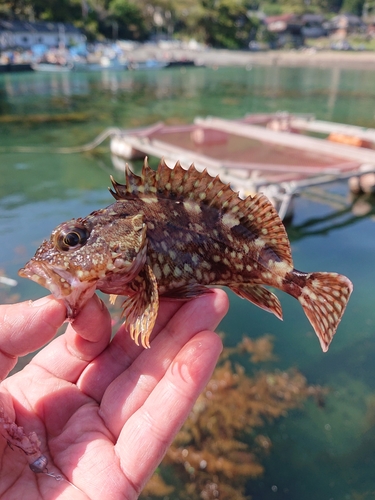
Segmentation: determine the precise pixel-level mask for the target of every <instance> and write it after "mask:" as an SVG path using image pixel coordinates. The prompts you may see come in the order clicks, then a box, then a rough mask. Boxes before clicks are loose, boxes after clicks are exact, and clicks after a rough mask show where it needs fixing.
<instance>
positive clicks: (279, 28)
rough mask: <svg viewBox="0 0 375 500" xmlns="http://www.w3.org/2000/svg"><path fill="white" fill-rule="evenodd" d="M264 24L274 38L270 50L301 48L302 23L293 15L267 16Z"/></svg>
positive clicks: (302, 40) (302, 42)
mask: <svg viewBox="0 0 375 500" xmlns="http://www.w3.org/2000/svg"><path fill="white" fill-rule="evenodd" d="M264 23H265V25H266V27H267V30H268V31H269V33H272V34H273V36H274V40H275V41H274V42H273V43H272V45H273V47H272V48H280V47H285V46H286V45H292V46H293V47H301V46H302V45H303V44H304V35H303V33H302V22H301V19H300V18H299V16H296V15H294V14H282V15H280V16H269V17H266V18H265V19H264Z"/></svg>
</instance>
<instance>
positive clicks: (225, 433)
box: [141, 335, 326, 500]
mask: <svg viewBox="0 0 375 500" xmlns="http://www.w3.org/2000/svg"><path fill="white" fill-rule="evenodd" d="M272 349H273V344H272V337H271V336H269V335H264V336H263V337H260V338H258V339H256V340H253V339H250V338H248V337H244V339H243V340H242V342H240V343H239V344H238V345H237V346H236V347H232V348H225V349H224V350H223V353H222V355H221V358H220V360H219V363H218V366H217V368H216V369H215V371H214V374H213V376H212V378H211V380H210V382H209V383H208V385H207V386H206V388H205V390H204V391H203V393H202V394H201V395H200V396H199V398H198V400H197V402H196V403H195V405H194V408H193V410H192V412H191V414H190V416H189V418H188V420H187V421H186V422H185V424H184V426H183V427H182V429H181V431H180V432H179V433H178V435H177V437H176V439H175V440H174V442H173V444H172V445H171V447H170V448H169V450H168V451H167V454H166V457H165V458H164V460H163V462H162V465H161V467H160V469H159V470H158V472H157V487H155V488H154V487H153V484H154V482H155V480H156V479H155V475H154V477H153V478H152V479H151V482H150V483H149V484H148V485H146V488H145V489H144V491H143V492H142V495H141V498H144V499H145V498H153V497H159V498H160V497H164V498H167V497H168V495H169V494H170V493H171V492H172V490H171V489H170V488H171V486H170V485H169V484H167V482H168V481H167V480H166V479H164V476H165V477H166V476H171V474H170V473H169V474H168V469H171V468H172V470H173V474H172V477H173V482H174V485H175V489H177V488H178V498H179V499H181V500H185V499H186V500H187V499H189V500H195V499H197V500H198V499H199V500H202V499H203V500H211V499H212V500H214V499H218V498H220V499H221V500H245V499H248V498H251V497H249V496H248V495H247V494H246V484H247V482H248V481H249V479H252V478H258V477H260V476H261V475H262V474H263V472H264V467H263V465H262V463H261V460H262V457H264V456H265V455H267V454H268V453H270V451H271V448H272V443H271V440H270V438H269V437H268V436H267V433H266V432H265V429H263V432H261V429H262V428H264V427H265V426H266V425H269V424H271V423H272V422H275V421H276V420H277V419H279V418H281V417H286V416H287V414H288V412H289V411H290V410H292V409H295V408H301V407H302V405H303V402H304V400H306V398H308V397H311V396H312V397H315V398H316V401H317V402H318V401H322V400H323V398H324V394H325V393H326V390H325V389H324V388H322V387H319V386H310V385H308V383H307V381H306V378H305V377H304V376H303V375H302V374H301V373H300V372H299V371H298V370H295V369H290V370H287V371H279V370H274V371H268V370H267V371H266V370H259V371H258V370H257V371H256V372H255V373H254V374H253V375H252V376H249V375H248V374H247V373H246V371H245V368H244V366H243V364H244V365H246V364H248V362H249V361H248V360H244V363H243V364H240V363H239V362H238V361H239V359H241V357H244V356H248V355H249V354H250V361H251V363H258V362H265V361H271V360H273V359H275V357H274V355H273V352H272ZM234 358H235V359H234ZM163 471H166V473H165V474H163ZM177 483H178V486H177ZM165 488H169V489H168V490H166V489H165ZM166 491H167V493H166Z"/></svg>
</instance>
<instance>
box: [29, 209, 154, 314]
mask: <svg viewBox="0 0 375 500" xmlns="http://www.w3.org/2000/svg"><path fill="white" fill-rule="evenodd" d="M146 252H147V238H146V225H145V224H144V222H143V217H142V216H141V215H136V216H131V217H130V216H129V217H127V216H123V217H119V216H117V217H114V216H113V215H112V216H111V215H110V214H108V210H106V209H105V210H103V211H98V212H93V213H92V214H91V215H90V216H88V217H86V218H84V219H72V220H70V221H68V222H64V223H63V224H60V225H59V226H57V227H56V229H54V230H53V231H52V233H51V236H50V238H49V239H48V240H45V241H43V243H42V244H41V246H40V247H39V248H38V250H37V251H36V253H35V255H34V257H33V258H32V259H30V261H29V262H27V264H26V265H25V266H24V267H23V268H22V269H20V270H19V275H20V276H21V277H23V278H29V279H31V280H32V281H35V282H36V283H38V284H40V285H42V286H44V287H45V288H48V289H49V290H50V291H51V293H52V294H53V295H54V296H55V298H57V299H61V300H63V301H64V303H65V305H66V307H67V316H68V318H70V319H73V318H74V317H75V316H76V315H77V314H78V313H79V311H80V310H81V309H82V307H83V305H84V304H85V303H86V302H87V300H88V299H89V298H90V297H91V296H92V295H93V294H94V292H95V290H96V289H100V290H103V291H105V292H106V293H114V294H119V293H120V290H121V289H122V288H123V287H124V285H125V284H126V283H128V282H130V281H131V280H132V279H134V277H135V276H136V275H137V274H138V273H139V271H140V270H141V268H142V267H143V265H144V263H145V261H146Z"/></svg>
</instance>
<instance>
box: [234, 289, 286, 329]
mask: <svg viewBox="0 0 375 500" xmlns="http://www.w3.org/2000/svg"><path fill="white" fill-rule="evenodd" d="M228 286H229V288H230V289H231V290H232V292H234V293H235V294H237V295H238V296H239V297H241V298H242V299H246V300H249V301H250V302H252V303H253V304H255V305H256V306H258V307H260V308H261V309H264V310H265V311H268V312H271V313H273V314H274V315H275V316H276V317H277V318H279V319H281V320H282V319H283V313H282V310H281V304H280V302H279V299H278V298H277V297H276V295H275V294H273V293H272V292H270V291H269V290H267V289H266V288H264V287H263V286H261V285H248V284H237V283H235V284H231V285H228Z"/></svg>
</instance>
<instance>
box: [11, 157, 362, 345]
mask: <svg viewBox="0 0 375 500" xmlns="http://www.w3.org/2000/svg"><path fill="white" fill-rule="evenodd" d="M125 175H126V184H119V183H117V182H116V181H115V180H114V179H113V178H111V180H112V185H113V188H112V189H110V192H111V194H112V195H113V197H114V198H115V200H116V201H115V203H113V204H112V205H110V206H108V207H107V208H104V209H101V210H97V211H95V212H92V213H91V214H90V215H88V216H87V217H84V218H78V219H72V220H70V221H68V222H64V223H63V224H60V225H59V226H57V227H56V229H54V231H52V234H51V236H50V238H49V239H48V240H45V241H44V242H43V243H42V245H41V246H40V248H39V249H38V250H37V252H36V254H35V256H34V257H33V258H32V259H31V260H30V261H29V262H28V263H27V264H26V265H25V267H24V268H23V269H21V270H20V271H19V274H20V276H22V277H25V278H30V279H31V280H33V281H36V282H37V283H39V284H40V285H42V286H44V287H46V288H48V289H49V290H50V291H51V292H52V294H53V295H54V296H55V297H56V298H57V299H62V300H63V301H64V302H65V304H66V307H67V315H68V318H74V317H75V316H76V315H77V314H78V312H79V311H80V310H81V308H82V307H83V305H84V304H85V302H86V301H87V300H88V299H89V298H90V297H91V296H92V295H93V294H94V292H95V290H101V291H102V292H104V293H107V294H112V295H115V296H116V295H123V296H125V297H127V298H126V299H125V301H124V303H123V315H124V317H125V326H126V327H127V329H128V330H129V332H130V334H131V336H132V338H133V339H134V340H135V342H136V343H137V344H138V342H139V339H140V340H141V343H142V345H143V346H144V347H149V345H150V344H149V339H150V335H151V332H152V329H153V326H154V323H155V320H156V316H157V313H158V309H159V298H160V297H165V298H168V299H183V300H187V299H193V298H195V297H198V296H200V295H203V294H205V293H209V291H210V290H209V288H208V287H210V286H213V285H218V286H227V287H229V288H230V289H231V290H232V291H233V292H234V293H236V294H237V295H239V296H240V297H242V298H245V299H247V300H249V301H250V302H252V303H253V304H255V305H257V306H259V307H261V308H262V309H265V310H266V311H269V312H272V313H273V314H275V315H276V316H277V317H278V318H280V319H282V311H281V305H280V302H279V300H278V298H277V297H276V295H274V294H273V293H272V292H271V291H270V290H268V289H267V288H265V287H264V285H266V286H270V287H273V288H278V289H280V290H282V291H284V292H286V293H288V294H289V295H291V296H292V297H295V298H296V299H297V300H298V301H299V302H300V303H301V305H302V307H303V309H304V311H305V314H306V316H307V317H308V319H309V320H310V323H311V325H312V327H313V328H314V330H315V332H316V334H317V336H318V338H319V341H320V344H321V346H322V349H323V351H327V349H328V346H329V344H330V342H331V340H332V337H333V335H334V334H335V332H336V329H337V326H338V324H339V322H340V320H341V317H342V315H343V313H344V310H345V307H346V304H347V302H348V299H349V297H350V294H351V292H352V283H351V282H350V280H349V279H348V278H346V277H345V276H342V275H340V274H337V273H324V272H316V273H304V272H301V271H297V270H296V269H294V266H293V260H292V256H291V249H290V243H289V240H288V236H287V233H286V231H285V228H284V225H283V223H282V221H281V219H280V217H279V215H278V213H277V211H276V210H275V209H274V207H273V206H272V204H271V203H270V201H269V200H268V199H267V198H266V197H265V196H264V195H263V194H255V195H254V196H248V197H247V198H245V199H241V198H240V197H239V196H238V194H237V193H236V192H234V191H233V190H232V189H231V188H230V186H229V185H227V184H223V183H222V182H221V181H220V179H219V178H218V177H215V178H214V177H211V176H210V175H209V174H208V173H207V172H206V171H204V172H199V171H198V170H196V168H195V167H194V165H191V166H190V168H189V169H188V170H185V169H183V168H182V167H181V165H180V163H177V164H176V165H175V167H174V168H173V169H171V168H169V167H168V166H167V165H166V164H165V162H164V161H163V160H162V161H161V162H160V164H159V166H158V169H157V170H156V171H154V170H152V169H151V168H149V166H148V164H147V159H146V160H145V163H144V166H143V170H142V173H141V175H140V176H138V175H135V174H134V173H133V172H132V171H131V170H130V169H129V167H128V166H127V167H126V172H125Z"/></svg>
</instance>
